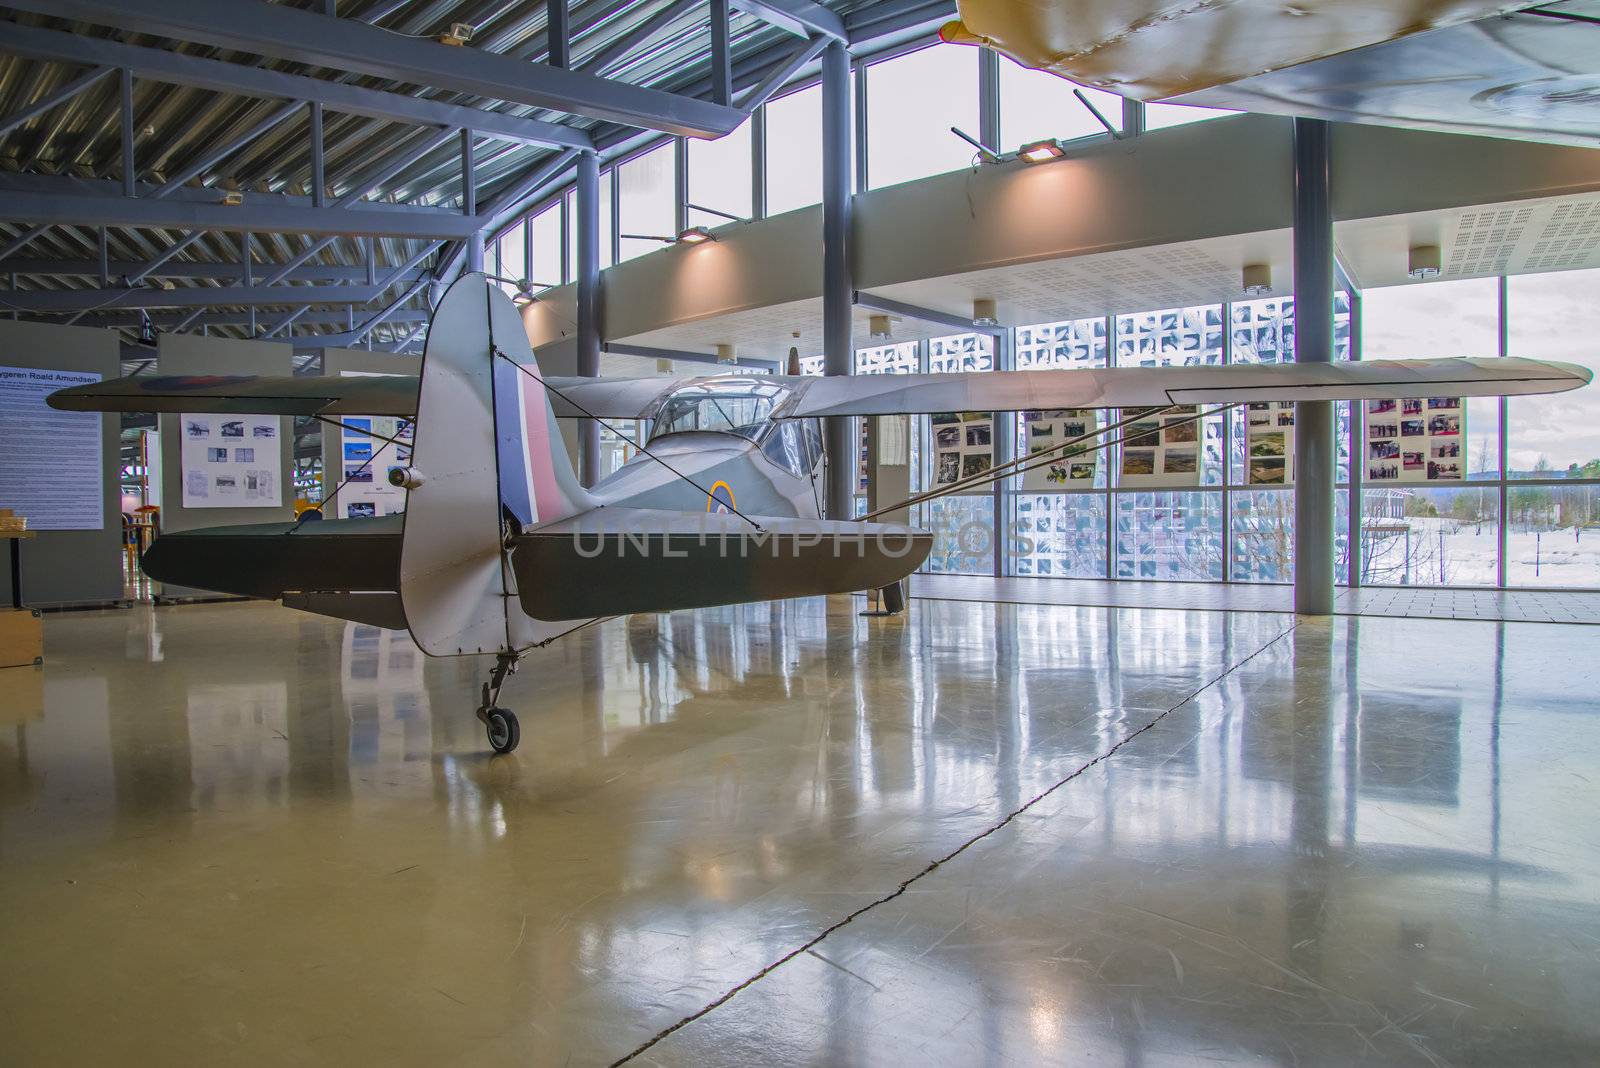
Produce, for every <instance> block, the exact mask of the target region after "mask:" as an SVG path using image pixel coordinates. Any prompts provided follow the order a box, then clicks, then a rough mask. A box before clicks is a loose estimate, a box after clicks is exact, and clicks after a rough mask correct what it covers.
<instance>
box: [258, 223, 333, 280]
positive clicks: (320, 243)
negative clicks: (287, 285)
mask: <svg viewBox="0 0 1600 1068" xmlns="http://www.w3.org/2000/svg"><path fill="white" fill-rule="evenodd" d="M337 240H339V235H338V234H330V235H329V236H327V237H324V238H321V239H319V240H317V241H313V242H311V244H309V245H307V246H306V247H305V248H303V249H301V250H300V251H299V252H297V253H295V254H294V256H293V257H291V258H290V260H289V262H288V263H285V264H284V265H283V266H282V267H279V268H278V269H277V270H276V271H273V272H272V273H271V274H269V275H267V277H266V280H265V281H263V282H262V283H261V284H262V285H263V286H275V285H277V284H278V283H279V282H281V281H283V280H284V279H285V278H288V277H289V272H290V271H293V270H294V269H295V268H296V267H299V266H301V265H302V264H304V263H305V262H306V261H307V260H309V259H310V258H311V257H312V256H315V255H316V254H317V253H319V252H321V251H322V250H323V249H325V248H327V247H328V246H329V245H331V244H333V243H334V242H335V241H337Z"/></svg>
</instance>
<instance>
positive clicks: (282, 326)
mask: <svg viewBox="0 0 1600 1068" xmlns="http://www.w3.org/2000/svg"><path fill="white" fill-rule="evenodd" d="M310 310H311V305H309V304H304V305H301V306H300V307H299V308H296V309H295V310H294V311H292V312H290V313H289V314H288V315H285V316H284V317H283V318H281V319H279V320H278V321H277V322H276V323H273V324H272V325H271V326H269V327H267V329H266V332H265V333H263V334H262V335H261V338H262V340H263V341H264V340H266V339H267V338H270V337H276V336H277V334H278V332H279V331H280V330H286V329H288V328H289V327H292V326H293V325H294V323H295V320H296V319H299V318H300V317H301V316H302V315H304V314H305V313H306V312H308V311H310Z"/></svg>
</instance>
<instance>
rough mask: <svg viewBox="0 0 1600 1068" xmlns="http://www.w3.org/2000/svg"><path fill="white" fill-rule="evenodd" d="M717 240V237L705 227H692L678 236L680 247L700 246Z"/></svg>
mask: <svg viewBox="0 0 1600 1068" xmlns="http://www.w3.org/2000/svg"><path fill="white" fill-rule="evenodd" d="M716 239H717V237H716V235H715V234H713V233H712V232H711V231H710V230H707V229H706V228H705V227H704V226H691V227H689V228H688V229H687V230H684V231H681V232H680V233H679V234H678V244H680V245H699V244H703V243H705V242H707V241H715V240H716Z"/></svg>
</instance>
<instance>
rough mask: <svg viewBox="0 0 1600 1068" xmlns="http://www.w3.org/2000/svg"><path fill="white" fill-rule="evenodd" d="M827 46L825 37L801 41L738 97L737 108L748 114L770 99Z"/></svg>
mask: <svg viewBox="0 0 1600 1068" xmlns="http://www.w3.org/2000/svg"><path fill="white" fill-rule="evenodd" d="M826 47H828V39H827V38H826V37H815V38H812V39H811V40H809V41H802V42H800V43H799V44H798V45H796V46H795V49H794V51H793V52H791V53H790V54H789V57H788V59H786V60H784V61H783V62H782V63H779V64H778V65H777V66H776V67H773V68H772V71H771V72H770V73H769V74H768V75H767V76H766V77H765V78H763V79H761V81H759V82H757V83H756V84H755V85H753V86H751V87H750V91H749V92H747V93H745V95H744V96H742V97H740V98H739V110H741V111H743V112H744V113H745V114H747V115H748V114H750V113H751V112H753V111H755V109H756V108H758V107H760V106H761V105H762V104H765V103H766V102H767V101H768V100H770V99H772V94H773V93H776V92H777V91H778V90H779V89H782V88H783V87H784V86H785V85H787V84H789V82H791V81H793V80H794V76H795V75H797V74H799V73H800V71H801V70H802V69H803V68H804V67H805V65H806V64H807V63H810V62H811V61H812V60H813V59H816V58H817V54H818V53H820V52H821V51H822V50H823V49H824V48H826Z"/></svg>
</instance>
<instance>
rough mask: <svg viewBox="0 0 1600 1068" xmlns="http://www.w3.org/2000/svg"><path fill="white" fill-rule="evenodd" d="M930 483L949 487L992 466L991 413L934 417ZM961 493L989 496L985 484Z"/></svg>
mask: <svg viewBox="0 0 1600 1068" xmlns="http://www.w3.org/2000/svg"><path fill="white" fill-rule="evenodd" d="M930 422H931V423H932V424H933V484H934V485H935V486H950V485H954V484H955V483H957V482H960V481H961V480H962V479H967V478H972V477H974V476H976V475H981V474H983V473H984V472H985V471H988V470H989V469H991V468H992V467H994V413H993V412H944V413H942V414H939V415H935V416H933V418H932V419H931V420H930ZM961 492H963V493H991V492H993V487H992V486H990V485H989V484H987V483H984V484H981V485H976V486H973V487H971V488H970V489H966V490H962V491H961Z"/></svg>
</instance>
